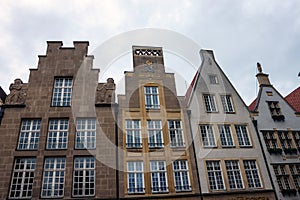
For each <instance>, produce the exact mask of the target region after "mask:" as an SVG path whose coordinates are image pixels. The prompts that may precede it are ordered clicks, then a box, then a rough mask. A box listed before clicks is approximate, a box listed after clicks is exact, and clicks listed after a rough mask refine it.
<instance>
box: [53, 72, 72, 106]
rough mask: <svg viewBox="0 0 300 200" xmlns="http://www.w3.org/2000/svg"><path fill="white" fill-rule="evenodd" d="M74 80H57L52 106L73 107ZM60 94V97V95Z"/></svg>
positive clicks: (55, 81)
mask: <svg viewBox="0 0 300 200" xmlns="http://www.w3.org/2000/svg"><path fill="white" fill-rule="evenodd" d="M72 86H73V79H72V78H62V77H61V78H55V79H54V87H53V95H52V101H51V106H53V107H63V106H71V101H72ZM59 94H60V95H59Z"/></svg>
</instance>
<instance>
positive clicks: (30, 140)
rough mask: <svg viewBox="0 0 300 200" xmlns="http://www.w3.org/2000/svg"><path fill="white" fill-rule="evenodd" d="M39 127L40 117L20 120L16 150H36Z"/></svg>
mask: <svg viewBox="0 0 300 200" xmlns="http://www.w3.org/2000/svg"><path fill="white" fill-rule="evenodd" d="M40 129H41V120H40V119H26V120H22V125H21V131H20V136H19V143H18V150H37V149H38V146H39V138H40Z"/></svg>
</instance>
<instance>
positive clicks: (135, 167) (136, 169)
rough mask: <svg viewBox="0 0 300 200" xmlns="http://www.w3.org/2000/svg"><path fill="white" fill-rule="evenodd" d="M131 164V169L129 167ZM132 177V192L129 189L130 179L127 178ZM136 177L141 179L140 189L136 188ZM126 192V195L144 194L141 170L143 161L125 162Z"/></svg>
mask: <svg viewBox="0 0 300 200" xmlns="http://www.w3.org/2000/svg"><path fill="white" fill-rule="evenodd" d="M131 164H132V168H131V167H130V165H131ZM130 175H133V177H134V188H132V189H133V191H132V190H131V188H130V183H129V182H130V178H129V176H130ZM138 175H141V178H142V188H140V187H138V185H139V183H138V179H139V177H138ZM127 191H128V194H135V193H145V181H144V170H143V161H128V162H127Z"/></svg>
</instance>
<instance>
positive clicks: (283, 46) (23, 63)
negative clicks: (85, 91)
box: [0, 0, 300, 104]
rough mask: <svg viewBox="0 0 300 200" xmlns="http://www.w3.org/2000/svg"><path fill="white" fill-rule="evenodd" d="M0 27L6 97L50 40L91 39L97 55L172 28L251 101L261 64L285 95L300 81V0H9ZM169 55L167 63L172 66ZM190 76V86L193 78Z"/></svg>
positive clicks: (2, 4) (0, 9)
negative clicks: (125, 38)
mask: <svg viewBox="0 0 300 200" xmlns="http://www.w3.org/2000/svg"><path fill="white" fill-rule="evenodd" d="M0 25H1V28H0V41H1V42H0V51H1V54H0V72H1V78H0V86H1V87H2V88H3V89H4V90H5V91H6V92H7V93H8V92H9V89H8V87H9V84H10V83H12V82H13V80H14V79H15V78H21V79H22V80H23V81H24V82H27V81H28V76H29V68H36V67H37V61H38V57H37V56H38V55H44V54H45V52H46V47H47V44H46V41H51V40H59V41H63V43H64V46H72V45H73V41H78V40H85V41H89V42H90V47H89V54H92V52H93V51H92V50H93V49H96V48H97V47H98V46H99V45H101V44H102V43H103V42H105V41H107V40H109V39H110V38H112V37H114V36H116V35H118V34H121V33H124V32H127V31H131V30H136V29H142V28H157V29H167V30H171V31H174V32H177V33H179V34H182V35H184V36H186V37H188V38H190V39H191V40H193V41H195V42H196V43H197V44H199V46H200V47H201V48H204V49H212V50H213V51H214V53H215V57H216V60H217V62H218V64H219V65H220V66H221V68H222V69H223V71H224V72H225V73H226V75H227V76H228V78H229V79H230V81H231V82H232V84H233V85H234V86H235V87H236V89H237V91H238V92H239V93H240V95H241V96H242V98H243V99H244V101H245V102H246V103H247V104H249V103H251V101H252V100H253V99H254V98H255V96H256V92H257V90H256V88H257V84H256V79H255V74H256V71H257V70H256V62H260V63H261V65H262V67H263V71H264V72H266V73H269V74H270V80H271V83H272V84H273V85H274V86H275V87H276V88H277V89H278V90H279V92H281V94H282V95H283V96H286V95H287V94H288V93H290V92H291V91H292V90H294V89H295V88H297V87H299V82H300V77H298V76H297V75H298V73H299V72H300V1H296V0H289V1H282V0H280V1H279V0H278V1H275V0H270V1H267V0H257V1H242V0H236V1H233V0H231V1H211V0H207V1H202V0H201V1H199V0H195V1H176V0H170V1H167V0H165V1H155V0H151V1H148V0H143V1H139V0H131V1H83V0H78V1H74V0H72V1H61V0H57V1H53V0H51V1H40V0H37V1H20V0H17V1H13V0H10V1H0ZM132 45H139V44H132ZM149 45H151V44H149ZM198 51H199V50H198ZM196 53H197V54H198V52H196ZM124 56H125V58H122V59H123V60H122V59H120V60H122V62H125V63H124V64H123V63H121V64H123V66H128V67H129V69H130V68H131V66H129V65H131V63H130V62H131V55H129V54H128V55H123V57H124ZM175 57H176V56H175ZM175 57H174V56H173V58H174V59H175V60H176V59H178V58H175ZM171 58H172V56H170V57H169V59H167V60H166V61H168V62H169V63H168V62H165V64H166V66H168V64H170V63H172V65H174V63H175V62H174V61H170V59H171ZM95 59H97V57H96V58H95ZM120 60H119V61H116V63H118V64H120ZM171 60H172V59H171ZM126 62H128V63H126ZM178 63H179V64H180V63H182V62H179V61H178ZM116 66H117V65H116ZM171 68H172V67H171ZM192 71H193V70H191V72H189V73H190V74H188V77H187V78H185V79H186V81H187V82H190V81H191V79H192V77H193V76H194V72H192ZM183 72H184V70H183ZM111 76H112V77H113V76H114V74H112V75H111ZM101 81H103V80H101ZM188 84H189V83H188Z"/></svg>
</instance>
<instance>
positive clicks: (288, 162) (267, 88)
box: [249, 63, 300, 199]
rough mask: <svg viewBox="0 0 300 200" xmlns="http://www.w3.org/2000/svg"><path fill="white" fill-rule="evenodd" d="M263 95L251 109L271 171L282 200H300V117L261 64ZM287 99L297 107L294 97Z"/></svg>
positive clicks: (261, 92)
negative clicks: (264, 71)
mask: <svg viewBox="0 0 300 200" xmlns="http://www.w3.org/2000/svg"><path fill="white" fill-rule="evenodd" d="M257 67H258V71H259V72H258V74H257V75H256V77H257V79H258V82H259V93H258V96H257V98H256V99H255V100H254V101H253V102H252V104H251V105H250V106H249V108H250V110H251V111H252V116H253V119H254V120H255V124H256V125H257V129H258V134H259V137H260V140H261V141H262V150H263V151H264V153H265V155H266V160H267V163H268V168H269V171H270V173H271V177H272V179H273V183H274V188H275V191H276V195H277V197H278V199H299V198H300V193H299V192H300V190H299V189H300V161H299V156H300V153H299V152H300V151H299V150H300V117H299V112H297V111H296V110H294V109H293V107H292V106H291V105H290V104H289V103H288V102H287V101H286V100H285V99H284V98H283V96H282V95H281V94H280V93H279V92H278V91H277V90H276V89H275V87H274V86H273V85H271V83H270V80H269V78H268V74H265V73H263V72H262V67H261V65H260V64H259V63H258V64H257ZM294 92H295V93H293V94H291V96H288V97H287V99H289V101H290V102H291V103H292V104H294V106H295V108H298V106H299V105H297V104H295V103H294V102H295V101H294V100H296V102H297V101H298V102H299V100H297V99H295V98H294V97H293V95H297V94H296V93H297V90H295V91H294Z"/></svg>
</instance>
